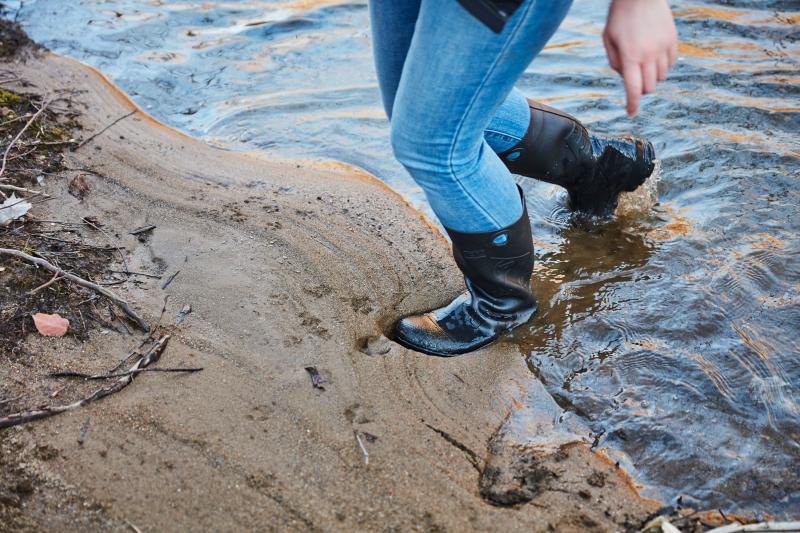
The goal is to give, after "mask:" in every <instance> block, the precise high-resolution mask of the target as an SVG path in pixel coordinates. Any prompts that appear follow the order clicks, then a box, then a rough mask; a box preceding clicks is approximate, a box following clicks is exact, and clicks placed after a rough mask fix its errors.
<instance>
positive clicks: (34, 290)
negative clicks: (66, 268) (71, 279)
mask: <svg viewBox="0 0 800 533" xmlns="http://www.w3.org/2000/svg"><path fill="white" fill-rule="evenodd" d="M59 279H61V274H59V273H58V272H56V273H55V274H54V275H53V277H52V278H51V279H50V281H48V282H47V283H45V284H44V285H39V286H38V287H36V288H35V289H33V290H31V291H28V296H31V295H33V294H36V293H37V292H39V291H40V290H42V289H45V288H47V287H49V286H50V285H52V284H53V283H55V282H56V281H58V280H59Z"/></svg>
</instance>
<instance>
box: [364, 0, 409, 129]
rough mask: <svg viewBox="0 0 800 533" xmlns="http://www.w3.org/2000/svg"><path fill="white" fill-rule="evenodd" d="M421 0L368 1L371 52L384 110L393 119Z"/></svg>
mask: <svg viewBox="0 0 800 533" xmlns="http://www.w3.org/2000/svg"><path fill="white" fill-rule="evenodd" d="M419 5H420V0H370V2H369V25H370V31H371V34H372V55H373V59H374V61H375V72H376V73H377V75H378V86H379V87H380V90H381V99H382V100H383V109H384V110H385V111H386V116H387V117H389V119H391V118H392V108H393V107H394V98H395V95H396V94H397V86H398V85H399V84H400V75H401V74H402V72H403V64H404V63H405V62H406V56H407V55H408V48H409V47H410V46H411V38H412V37H413V36H414V26H415V25H416V23H417V16H418V15H419Z"/></svg>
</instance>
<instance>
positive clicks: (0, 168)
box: [0, 100, 50, 179]
mask: <svg viewBox="0 0 800 533" xmlns="http://www.w3.org/2000/svg"><path fill="white" fill-rule="evenodd" d="M49 104H50V100H46V101H44V102H43V103H42V107H40V108H39V110H38V111H36V113H34V114H33V116H32V117H31V119H30V120H29V121H28V122H26V123H25V125H24V126H23V127H22V129H21V130H19V133H17V136H16V137H14V138H13V139H12V140H11V143H10V144H9V145H8V146H7V147H6V151H5V153H4V154H3V164H2V166H0V179H2V177H3V173H4V172H5V171H6V163H7V162H8V153H9V152H10V151H11V148H13V146H14V144H15V143H16V142H17V141H18V140H19V138H20V137H22V134H23V133H25V130H27V129H28V127H29V126H30V125H31V124H33V122H34V121H35V120H36V119H37V118H39V115H41V114H42V112H43V111H44V110H45V109H47V106H48V105H49Z"/></svg>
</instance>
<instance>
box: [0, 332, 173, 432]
mask: <svg viewBox="0 0 800 533" xmlns="http://www.w3.org/2000/svg"><path fill="white" fill-rule="evenodd" d="M169 337H170V336H169V335H164V336H163V337H161V338H160V339H159V340H158V341H157V342H156V343H155V344H154V345H153V346H152V347H151V348H150V349H149V350H148V351H147V352H146V353H145V354H144V355H142V356H141V357H139V358H138V359H137V360H136V362H135V363H134V364H133V366H131V367H130V368H129V369H128V372H126V373H125V375H124V376H122V377H121V378H119V379H118V380H117V381H115V382H114V383H111V384H110V385H107V386H105V387H102V388H100V389H97V390H96V391H94V393H92V394H91V395H89V396H87V397H85V398H82V399H80V400H78V401H76V402H72V403H69V404H65V405H53V406H48V407H43V408H41V409H34V410H31V411H22V412H20V413H14V414H10V415H8V416H4V417H2V418H0V429H3V428H8V427H11V426H18V425H20V424H25V423H27V422H32V421H34V420H41V419H42V418H49V417H51V416H55V415H57V414H60V413H66V412H67V411H74V410H75V409H79V408H81V407H83V406H85V405H89V404H90V403H92V402H95V401H97V400H100V399H102V398H105V397H106V396H110V395H111V394H114V393H115V392H119V391H121V390H122V389H124V388H125V387H127V386H128V385H129V384H130V382H131V381H133V379H134V378H135V377H136V375H137V373H138V372H137V371H138V370H140V369H143V368H147V367H148V366H149V365H151V364H153V363H155V362H157V361H158V360H159V359H160V358H161V354H162V353H163V352H164V348H166V347H167V342H168V341H169Z"/></svg>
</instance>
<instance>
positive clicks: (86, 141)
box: [73, 109, 139, 151]
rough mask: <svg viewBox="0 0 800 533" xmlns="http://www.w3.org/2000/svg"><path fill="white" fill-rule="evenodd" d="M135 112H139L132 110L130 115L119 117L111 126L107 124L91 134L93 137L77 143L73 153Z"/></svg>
mask: <svg viewBox="0 0 800 533" xmlns="http://www.w3.org/2000/svg"><path fill="white" fill-rule="evenodd" d="M137 111H139V110H138V109H134V110H133V111H131V112H130V113H128V114H126V115H122V116H121V117H119V118H118V119H116V120H115V121H113V122H112V123H111V124H109V125H108V126H106V127H105V128H103V129H102V130H100V131H98V132H97V133H95V134H93V135H90V136H89V137H87V138H86V139H84V140H82V141H81V142H79V143H78V146H76V147H75V148H74V149H73V151H74V150H77V149H78V148H81V147H82V146H83V145H85V144H86V143H88V142H90V141H92V140H93V139H94V138H95V137H97V136H98V135H101V134H103V133H105V131H106V130H107V129H108V128H110V127H111V126H113V125H115V124H116V123H117V122H119V121H121V120H125V119H126V118H128V117H129V116H131V115H133V114H134V113H136V112H137Z"/></svg>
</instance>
